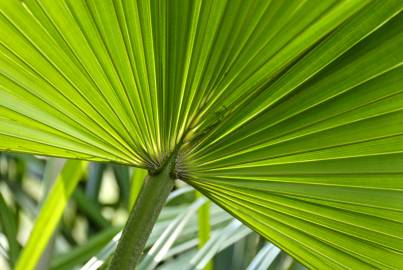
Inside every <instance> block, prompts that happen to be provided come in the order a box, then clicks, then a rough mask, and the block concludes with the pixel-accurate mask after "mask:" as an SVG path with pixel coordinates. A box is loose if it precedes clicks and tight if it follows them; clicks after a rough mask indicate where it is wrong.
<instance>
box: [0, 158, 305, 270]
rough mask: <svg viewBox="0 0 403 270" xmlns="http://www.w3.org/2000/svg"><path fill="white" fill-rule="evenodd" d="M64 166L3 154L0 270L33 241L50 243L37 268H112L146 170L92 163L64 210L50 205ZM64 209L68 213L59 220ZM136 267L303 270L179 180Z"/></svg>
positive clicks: (62, 206)
mask: <svg viewBox="0 0 403 270" xmlns="http://www.w3.org/2000/svg"><path fill="white" fill-rule="evenodd" d="M66 164H67V162H66V161H65V160H63V159H56V158H47V157H38V156H31V155H20V154H9V153H0V221H1V222H0V269H12V268H14V266H15V263H16V261H17V258H18V257H19V255H20V254H21V250H22V249H23V248H24V246H25V243H27V241H28V239H29V238H30V237H31V238H34V237H38V239H40V241H46V245H45V246H46V248H45V249H44V250H43V251H42V250H41V249H40V248H38V250H37V252H38V256H40V259H39V264H38V265H37V267H36V269H55V270H56V269H57V270H59V269H62V270H63V269H87V270H94V269H102V268H105V266H106V265H107V263H105V262H108V259H110V256H111V254H112V253H113V251H114V249H115V247H116V244H117V240H118V239H119V236H120V234H119V232H120V231H121V229H122V227H123V225H124V223H125V221H126V218H127V216H128V211H129V209H130V208H131V206H132V205H133V204H134V202H135V200H136V196H137V194H138V191H139V190H140V188H141V184H142V181H143V179H144V176H145V175H146V171H144V170H141V169H135V168H130V167H127V166H121V165H116V164H106V163H89V164H86V166H85V167H83V168H84V169H83V171H82V172H81V173H78V174H77V172H74V173H75V175H76V177H77V185H76V186H75V185H74V184H71V187H70V188H71V192H68V188H66V187H64V188H65V189H63V191H65V195H66V196H67V199H66V203H65V204H64V203H63V200H62V199H61V198H60V197H59V198H58V197H57V196H58V195H56V198H53V201H51V202H50V203H49V202H48V203H47V204H46V205H45V206H44V202H45V200H46V198H47V196H48V194H49V193H48V192H49V190H50V189H51V188H52V187H53V186H54V183H55V181H56V179H60V175H62V174H63V173H62V172H63V170H65V171H68V170H67V169H66V167H67V165H66ZM72 168H75V167H72ZM72 170H73V169H72ZM71 173H72V172H70V174H71ZM64 176H67V177H65V178H66V179H64V180H65V181H66V183H70V182H73V180H69V179H67V178H69V176H70V175H69V174H65V175H64ZM58 177H59V178H58ZM71 177H74V176H71ZM59 182H60V181H59ZM66 186H67V185H66ZM66 190H67V191H66ZM52 193H54V192H52ZM48 200H50V199H48ZM44 207H47V208H49V209H46V210H48V211H50V212H49V215H48V216H46V215H45V216H43V217H42V223H41V222H40V221H36V219H37V216H38V213H39V211H40V210H42V212H44V211H43V210H44V209H43V208H44ZM58 209H59V210H60V211H62V213H63V214H62V216H61V218H60V220H58V215H57V213H56V211H57V210H58ZM52 218H53V219H56V220H55V221H54V224H55V225H54V226H53V225H52V224H53V223H52ZM35 222H36V223H37V224H36V223H35ZM35 224H36V227H38V228H37V229H36V231H35V230H33V227H34V226H35ZM35 234H37V235H36V236H35ZM46 235H49V237H47V236H46ZM48 238H49V239H48ZM38 247H39V245H38ZM34 248H35V244H34ZM137 268H138V269H147V270H150V269H160V270H170V269H175V270H177V269H207V270H213V269H220V270H221V269H231V270H243V269H248V270H253V269H256V270H257V269H259V270H263V269H290V270H297V269H305V268H304V267H303V266H302V265H301V264H299V263H298V262H296V261H295V260H293V259H292V258H291V257H290V256H288V255H287V254H286V253H284V252H282V251H281V250H279V249H278V248H277V247H276V246H274V245H272V244H271V243H268V242H266V241H265V240H264V239H263V238H261V237H260V236H259V235H258V234H256V233H254V232H253V231H251V230H250V229H249V228H247V227H246V226H244V225H243V224H241V223H240V222H239V221H237V220H236V219H234V218H233V217H231V216H230V215H229V214H227V213H226V212H224V211H223V210H222V209H220V208H219V207H217V206H216V205H214V204H212V203H211V202H209V201H208V200H207V199H206V198H205V197H204V196H203V195H202V194H200V193H197V192H196V191H195V190H194V189H193V188H191V187H190V186H188V185H186V184H185V183H183V182H181V181H177V182H176V184H175V188H174V190H173V191H172V193H171V195H170V196H169V198H168V201H167V203H166V205H165V207H164V209H163V211H162V214H161V215H160V217H159V219H158V221H157V224H156V226H155V227H154V229H153V232H152V234H151V237H150V238H149V240H148V242H147V245H146V250H145V251H144V254H143V259H142V260H141V262H140V264H139V265H138V267H137Z"/></svg>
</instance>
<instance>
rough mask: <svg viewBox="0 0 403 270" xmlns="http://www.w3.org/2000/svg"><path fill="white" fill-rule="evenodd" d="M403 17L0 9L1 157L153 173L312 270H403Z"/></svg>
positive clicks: (231, 6)
mask: <svg viewBox="0 0 403 270" xmlns="http://www.w3.org/2000/svg"><path fill="white" fill-rule="evenodd" d="M401 10H402V1H399V0H396V1H393V0H389V1H381V0H380V1H358V0H357V1H338V0H337V1H336V0H335V1H323V0H320V1H319V0H318V1H300V0H290V1H274V0H273V1H267V0H262V1H240V0H239V1H238V0H227V1H213V0H212V1H208V0H205V1H184V0H183V1H176V0H175V1H148V0H144V1H140V0H139V1H118V0H116V1H110V0H105V1H96V0H92V1H91V0H88V1H81V0H70V1H67V0H60V1H55V0H41V1H39V0H24V1H17V0H2V1H0V11H1V15H0V44H1V45H0V51H1V53H0V73H1V76H0V149H2V150H10V151H21V152H29V153H37V154H42V155H52V156H62V157H68V158H82V159H89V160H100V161H115V162H120V163H125V164H130V165H134V166H139V167H145V168H148V169H151V170H153V169H158V168H159V167H161V166H162V165H163V163H164V160H165V159H166V158H167V157H168V156H169V155H170V154H171V152H172V151H173V149H174V148H175V147H176V145H178V144H179V145H180V147H181V148H180V153H179V156H178V158H177V163H178V164H177V167H176V168H177V173H178V175H179V177H181V178H183V179H184V180H186V181H187V182H188V183H190V184H191V185H193V186H194V187H196V188H197V189H199V190H201V191H202V192H203V193H205V194H206V195H207V196H208V197H210V198H211V199H213V200H214V201H215V202H216V203H218V204H219V205H221V206H222V207H224V208H225V209H227V210H228V211H229V212H231V213H232V214H233V215H235V216H236V217H238V218H239V219H241V220H242V221H243V222H245V223H246V224H248V225H250V226H251V227H252V228H254V229H255V230H256V231H258V232H259V233H261V234H262V235H264V236H265V237H267V238H268V239H270V240H271V241H273V242H274V243H276V244H277V245H278V246H280V247H281V248H282V249H284V250H285V251H287V252H289V253H290V254H291V255H293V256H294V257H296V258H297V259H298V260H300V261H301V262H303V263H304V264H306V265H307V266H309V267H312V268H317V269H327V268H329V269H344V268H349V269H367V268H368V269H374V268H384V269H391V268H394V269H403V135H402V134H403V111H402V109H403V92H402V91H403V76H402V74H403V68H402V66H401V64H402V60H403V50H402V48H403V24H402V21H403V14H402V13H400V11H401Z"/></svg>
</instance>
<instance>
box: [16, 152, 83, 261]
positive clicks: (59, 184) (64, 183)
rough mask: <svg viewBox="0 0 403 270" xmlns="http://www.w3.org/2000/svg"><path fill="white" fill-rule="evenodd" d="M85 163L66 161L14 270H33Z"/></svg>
mask: <svg viewBox="0 0 403 270" xmlns="http://www.w3.org/2000/svg"><path fill="white" fill-rule="evenodd" d="M85 166H86V163H84V162H82V161H74V160H70V161H67V162H66V164H65V165H64V167H63V169H62V171H61V172H60V174H59V176H58V177H57V178H56V180H55V183H54V184H53V186H52V188H51V190H50V191H49V193H48V195H47V197H46V199H45V201H44V203H43V204H42V207H41V210H40V212H39V214H38V216H37V218H36V220H35V224H34V227H33V228H32V231H31V233H30V237H29V239H28V242H27V243H26V244H25V246H24V248H23V250H22V252H21V255H20V257H19V258H18V261H17V265H16V269H34V268H35V266H36V264H37V262H38V260H39V258H40V256H41V254H42V252H43V250H44V249H45V248H46V244H47V243H48V241H49V239H50V237H51V236H52V235H53V231H54V230H55V229H56V227H57V224H58V223H59V220H60V218H61V216H62V214H63V210H64V208H65V206H66V205H67V202H68V200H69V198H70V196H71V194H72V193H73V191H74V189H75V187H76V185H77V184H78V182H79V180H80V178H81V176H82V173H83V169H84V168H85Z"/></svg>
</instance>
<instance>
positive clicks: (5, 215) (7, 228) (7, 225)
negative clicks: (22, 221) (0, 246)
mask: <svg viewBox="0 0 403 270" xmlns="http://www.w3.org/2000/svg"><path fill="white" fill-rule="evenodd" d="M0 224H1V228H2V231H3V232H4V234H5V236H6V237H7V242H8V257H9V262H10V266H11V267H13V266H14V264H15V262H16V260H17V257H18V254H19V252H20V246H19V243H18V241H17V223H16V215H15V214H14V211H13V210H12V209H11V208H10V207H9V206H8V205H7V203H6V201H5V200H4V198H3V195H2V194H1V192H0Z"/></svg>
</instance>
